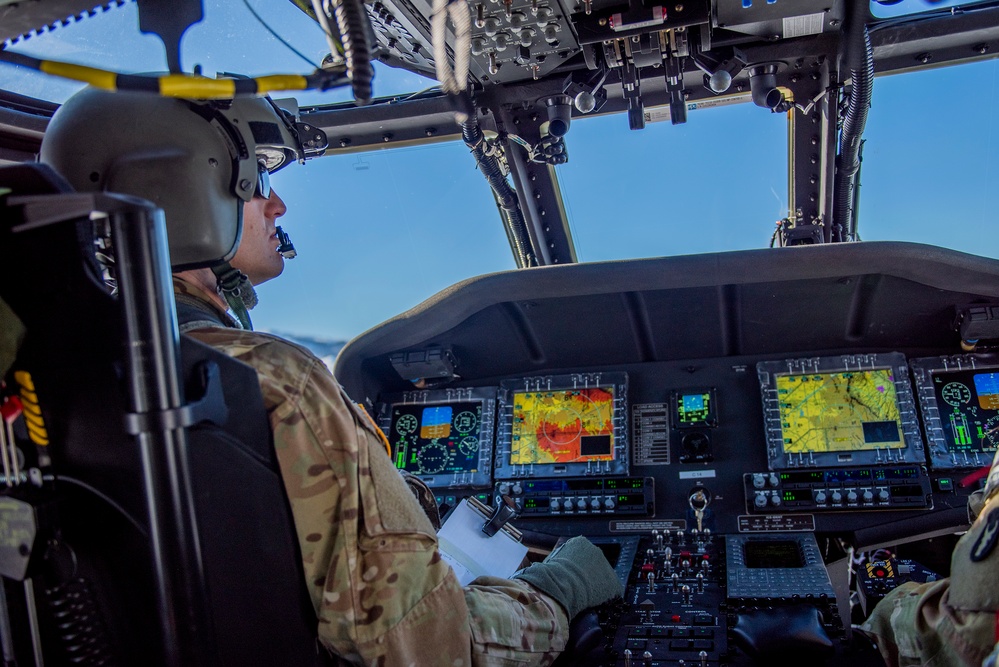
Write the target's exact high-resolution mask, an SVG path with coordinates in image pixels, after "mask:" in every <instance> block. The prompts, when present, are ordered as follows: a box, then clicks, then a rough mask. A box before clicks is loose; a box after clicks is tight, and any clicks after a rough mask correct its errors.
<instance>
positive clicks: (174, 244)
mask: <svg viewBox="0 0 999 667" xmlns="http://www.w3.org/2000/svg"><path fill="white" fill-rule="evenodd" d="M197 159H199V158H198V157H197V156H192V155H190V154H188V153H184V152H182V151H157V152H156V153H154V154H145V155H143V154H135V153H131V154H127V155H124V156H122V157H120V158H119V159H117V160H114V161H113V162H112V163H111V166H110V169H109V172H108V174H107V178H106V179H105V183H104V189H105V190H106V191H108V192H121V193H125V194H132V193H137V192H142V193H146V195H147V196H145V197H144V199H149V200H150V201H152V202H153V203H154V204H156V206H158V207H159V208H161V209H163V210H164V213H166V211H170V212H171V213H172V214H173V215H174V216H180V215H188V216H197V217H192V218H189V219H188V220H171V218H170V217H167V236H168V239H169V244H170V258H171V259H170V263H171V265H172V267H173V269H174V270H175V271H181V270H184V269H187V268H197V267H200V266H214V265H216V264H219V263H222V262H227V261H229V260H230V259H232V258H233V256H234V255H235V254H236V249H237V248H238V247H239V241H240V237H241V236H242V231H243V229H242V228H243V201H242V199H239V198H235V197H218V196H216V197H206V198H204V199H203V200H202V201H200V202H197V203H192V202H188V201H171V200H170V199H169V198H170V197H182V198H183V199H184V200H187V199H189V198H191V197H192V196H196V195H195V194H194V193H199V192H200V191H202V190H204V189H205V186H206V182H205V181H206V179H205V178H203V177H202V175H201V173H200V172H201V171H202V170H201V169H199V166H200V165H192V164H191V162H192V161H194V160H197ZM164 180H170V181H172V182H171V183H170V185H169V186H168V187H167V186H164V184H163V181H164ZM178 192H180V193H188V194H186V195H178V194H177V193H178ZM198 220H201V221H203V222H201V223H199V222H198ZM211 221H218V222H220V223H222V224H212V222H211Z"/></svg>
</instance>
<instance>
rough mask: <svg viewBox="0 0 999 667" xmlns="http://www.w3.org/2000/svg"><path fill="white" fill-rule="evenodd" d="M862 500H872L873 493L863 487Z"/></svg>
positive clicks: (869, 501)
mask: <svg viewBox="0 0 999 667" xmlns="http://www.w3.org/2000/svg"><path fill="white" fill-rule="evenodd" d="M864 502H865V503H873V502H874V493H872V492H871V490H870V489H864Z"/></svg>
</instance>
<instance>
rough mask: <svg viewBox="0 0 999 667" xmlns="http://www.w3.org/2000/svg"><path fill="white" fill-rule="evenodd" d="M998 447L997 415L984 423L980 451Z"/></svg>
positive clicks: (998, 428) (998, 427) (998, 416)
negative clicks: (983, 434) (983, 435)
mask: <svg viewBox="0 0 999 667" xmlns="http://www.w3.org/2000/svg"><path fill="white" fill-rule="evenodd" d="M996 447H999V415H995V416H993V417H990V418H989V419H988V421H986V422H985V437H984V438H982V449H996Z"/></svg>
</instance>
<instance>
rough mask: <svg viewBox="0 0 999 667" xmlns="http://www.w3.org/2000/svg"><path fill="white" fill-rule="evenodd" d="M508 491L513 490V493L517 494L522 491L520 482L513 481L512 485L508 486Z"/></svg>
mask: <svg viewBox="0 0 999 667" xmlns="http://www.w3.org/2000/svg"><path fill="white" fill-rule="evenodd" d="M510 491H512V492H513V495H515V496H519V495H520V494H522V493H523V492H524V487H522V486H521V485H520V482H514V483H513V487H511V488H510Z"/></svg>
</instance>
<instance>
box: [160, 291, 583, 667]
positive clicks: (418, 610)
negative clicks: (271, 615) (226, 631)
mask: <svg viewBox="0 0 999 667" xmlns="http://www.w3.org/2000/svg"><path fill="white" fill-rule="evenodd" d="M174 286H175V289H176V290H177V292H178V293H179V294H184V295H185V296H186V298H191V297H194V298H198V299H200V300H201V301H203V302H204V305H205V307H209V308H211V309H212V311H214V312H217V308H215V307H214V306H211V305H209V302H208V300H207V298H205V295H204V293H203V292H201V290H200V289H199V288H198V287H196V286H194V285H191V284H189V283H186V282H184V281H182V280H180V279H177V278H175V281H174ZM181 298H185V297H181ZM220 315H222V313H220ZM226 319H227V320H229V318H228V317H227V316H226ZM189 333H190V335H191V336H192V337H194V338H196V339H197V340H200V341H201V342H203V343H206V344H208V345H211V346H212V347H214V348H216V349H218V350H221V351H223V352H225V353H226V354H229V355H230V356H232V357H234V358H236V359H238V360H240V361H242V362H244V363H246V364H248V365H250V366H252V367H254V368H255V369H256V371H257V374H258V376H259V378H260V388H261V390H262V393H263V398H264V404H265V407H266V409H267V412H268V415H269V418H270V422H271V427H272V429H273V431H274V447H275V450H276V452H277V457H278V461H279V464H280V467H281V474H282V477H283V479H284V485H285V489H286V490H287V492H288V497H289V498H290V500H291V508H292V513H293V514H294V518H295V529H296V532H297V533H298V539H299V543H300V544H301V549H302V562H303V565H304V566H305V576H306V580H307V584H308V588H309V591H310V593H311V595H312V601H313V604H314V605H315V608H316V615H317V617H318V622H319V638H320V640H321V641H322V642H323V643H324V644H325V645H326V646H327V647H329V648H330V649H331V650H332V651H333V653H335V654H336V655H338V656H341V657H343V658H345V659H347V660H348V661H350V662H351V663H355V664H364V665H392V666H395V665H400V666H401V665H418V666H419V667H424V666H427V667H429V666H432V665H441V666H442V667H443V666H447V667H458V666H461V665H465V666H471V665H502V666H513V665H545V664H550V663H551V662H552V661H553V660H554V659H555V658H556V657H557V656H558V654H559V653H560V652H561V651H562V649H563V648H564V647H565V640H566V637H567V635H568V626H569V620H568V618H567V617H566V613H565V610H564V609H563V608H562V607H561V605H559V604H558V603H556V602H555V601H554V600H552V599H551V598H550V597H548V596H546V595H544V594H543V593H541V592H540V591H538V590H537V589H535V588H534V587H532V586H530V585H529V584H527V583H526V582H523V581H511V580H507V579H498V578H492V577H480V578H479V579H477V580H476V581H475V582H473V583H472V584H471V585H470V586H468V587H467V588H464V589H463V588H462V587H461V586H460V585H459V584H458V581H457V579H456V578H455V576H454V573H453V572H452V570H451V568H450V566H448V565H447V564H446V563H445V562H443V561H442V560H441V557H440V555H439V554H438V552H437V538H436V535H435V532H434V529H433V526H432V525H431V523H430V520H429V519H428V518H427V516H426V515H425V514H424V513H423V511H422V510H421V508H420V506H419V504H418V503H417V502H416V500H415V498H414V497H413V494H412V493H411V492H410V491H409V488H408V487H407V486H406V483H405V482H404V481H403V479H402V477H401V476H400V475H399V473H398V471H397V470H396V469H395V467H394V466H393V464H392V462H391V460H390V459H389V457H388V456H387V454H386V451H385V446H384V445H383V444H382V442H381V440H380V439H379V437H378V435H377V434H376V431H375V427H374V425H373V424H372V422H371V420H370V418H369V417H368V416H367V415H366V414H365V413H363V412H362V411H361V410H360V409H359V408H358V407H357V406H355V405H354V404H353V403H352V402H351V401H350V400H349V398H347V396H346V395H345V394H344V392H343V390H342V389H341V388H340V385H339V384H338V383H337V382H336V380H335V379H334V378H333V376H332V374H331V373H330V372H329V370H328V369H327V368H326V367H325V366H324V364H323V362H322V361H320V360H319V359H317V358H316V357H315V356H314V355H313V354H312V353H311V352H309V351H308V350H305V349H304V348H301V347H299V346H297V345H294V344H292V343H289V342H287V341H285V340H283V339H281V338H278V337H275V336H271V335H267V334H262V333H256V332H252V331H243V330H240V329H234V328H222V327H218V326H216V327H214V328H200V329H196V330H194V331H191V332H189Z"/></svg>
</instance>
